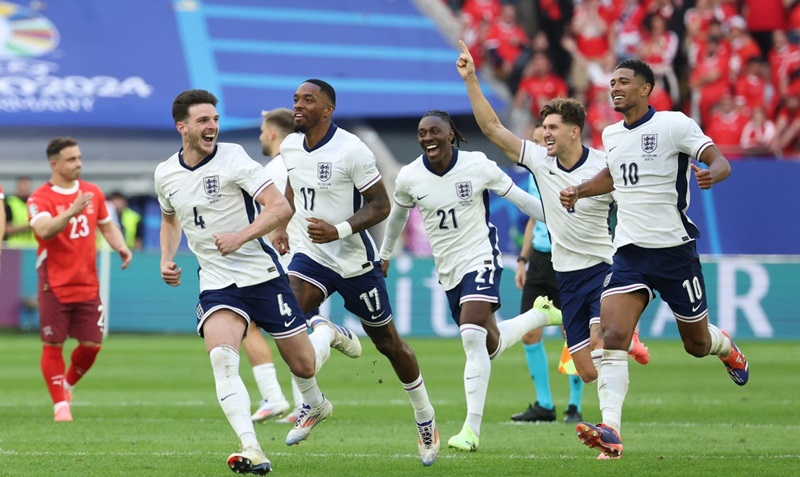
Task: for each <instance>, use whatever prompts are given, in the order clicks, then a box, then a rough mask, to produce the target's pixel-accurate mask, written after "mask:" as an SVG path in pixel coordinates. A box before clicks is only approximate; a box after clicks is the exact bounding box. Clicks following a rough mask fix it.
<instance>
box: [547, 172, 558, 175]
mask: <svg viewBox="0 0 800 477" xmlns="http://www.w3.org/2000/svg"><path fill="white" fill-rule="evenodd" d="M547 172H549V173H550V175H551V176H554V175H556V173H555V172H553V171H547Z"/></svg>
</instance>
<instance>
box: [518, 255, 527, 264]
mask: <svg viewBox="0 0 800 477" xmlns="http://www.w3.org/2000/svg"><path fill="white" fill-rule="evenodd" d="M519 262H522V263H528V259H527V258H525V257H523V256H522V255H520V256H519V257H517V263H519Z"/></svg>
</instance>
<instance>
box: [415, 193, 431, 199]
mask: <svg viewBox="0 0 800 477" xmlns="http://www.w3.org/2000/svg"><path fill="white" fill-rule="evenodd" d="M429 195H430V194H425V195H423V196H422V197H420V196H417V200H422V199H424V198H425V197H428V196H429Z"/></svg>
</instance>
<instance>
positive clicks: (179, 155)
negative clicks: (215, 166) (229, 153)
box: [178, 144, 219, 171]
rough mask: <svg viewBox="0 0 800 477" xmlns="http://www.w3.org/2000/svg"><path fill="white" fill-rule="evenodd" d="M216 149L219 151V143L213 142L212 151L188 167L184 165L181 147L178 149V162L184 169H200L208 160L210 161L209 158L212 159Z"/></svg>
mask: <svg viewBox="0 0 800 477" xmlns="http://www.w3.org/2000/svg"><path fill="white" fill-rule="evenodd" d="M217 151H219V144H215V145H214V152H212V153H211V154H209V155H207V156H206V157H205V158H203V160H202V161H200V162H198V163H197V165H196V166H194V167H189V166H187V165H186V163H185V162H183V148H181V150H180V151H178V162H179V163H180V164H181V167H183V168H184V169H186V170H189V171H196V170H197V169H200V168H201V167H203V166H205V165H206V164H208V163H209V162H211V159H214V156H216V155H217Z"/></svg>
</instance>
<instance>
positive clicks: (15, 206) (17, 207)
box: [6, 195, 39, 248]
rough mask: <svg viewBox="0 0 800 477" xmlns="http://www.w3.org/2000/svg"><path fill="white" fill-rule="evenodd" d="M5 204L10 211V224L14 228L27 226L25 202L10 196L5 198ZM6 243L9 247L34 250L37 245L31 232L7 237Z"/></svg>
mask: <svg viewBox="0 0 800 477" xmlns="http://www.w3.org/2000/svg"><path fill="white" fill-rule="evenodd" d="M6 204H8V208H9V209H10V210H11V223H12V224H13V225H14V226H16V227H22V226H25V225H28V206H27V205H26V204H25V201H24V200H22V199H20V198H19V197H17V196H15V195H12V196H10V197H6ZM6 243H7V244H8V245H9V246H11V247H21V248H36V247H37V246H38V245H39V244H38V243H37V242H36V237H34V236H33V231H32V230H28V231H27V232H19V233H16V234H14V235H9V236H8V238H7V239H6Z"/></svg>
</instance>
